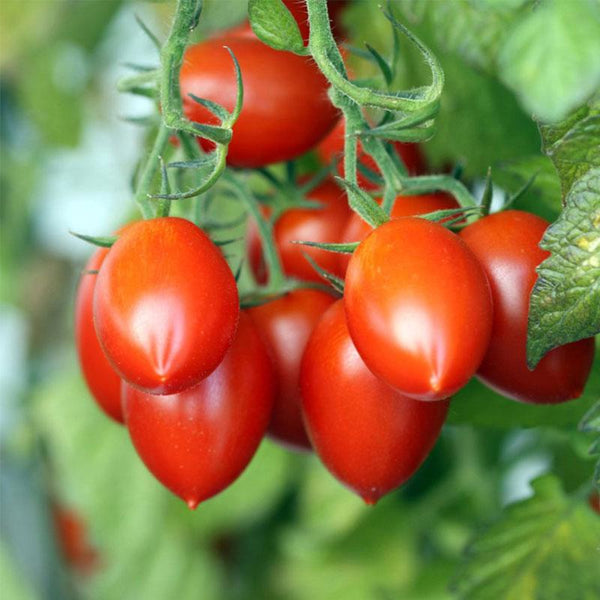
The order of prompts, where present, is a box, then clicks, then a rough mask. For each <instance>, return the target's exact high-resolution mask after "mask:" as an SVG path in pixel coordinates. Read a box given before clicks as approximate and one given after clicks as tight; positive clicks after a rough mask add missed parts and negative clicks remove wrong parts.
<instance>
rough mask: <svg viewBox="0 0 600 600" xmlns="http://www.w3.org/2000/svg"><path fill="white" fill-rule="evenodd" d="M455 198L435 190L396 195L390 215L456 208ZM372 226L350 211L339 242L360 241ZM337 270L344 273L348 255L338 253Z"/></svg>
mask: <svg viewBox="0 0 600 600" xmlns="http://www.w3.org/2000/svg"><path fill="white" fill-rule="evenodd" d="M458 207H459V206H458V203H457V202H456V200H455V199H454V198H453V197H452V196H451V195H450V194H447V193H445V192H436V193H433V194H422V195H420V196H398V197H397V198H396V200H395V202H394V205H393V206H392V211H391V213H390V217H391V218H392V219H397V218H399V217H411V216H415V215H423V214H426V213H429V212H433V211H436V210H444V209H450V208H458ZM372 229H373V228H372V227H371V226H370V225H369V224H368V223H367V222H366V221H363V220H362V219H361V218H360V216H359V215H357V214H356V213H352V215H351V216H350V218H349V219H348V222H347V223H346V226H345V227H344V231H343V233H342V237H341V239H340V242H342V243H350V242H360V241H362V240H364V239H365V238H366V237H367V235H369V233H370V232H371V231H372ZM338 261H339V265H340V266H339V270H340V271H341V274H342V276H343V275H344V274H345V273H346V269H347V268H348V263H349V262H350V256H348V255H347V254H340V255H339V257H338Z"/></svg>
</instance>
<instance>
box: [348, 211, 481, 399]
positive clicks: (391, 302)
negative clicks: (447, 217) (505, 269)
mask: <svg viewBox="0 0 600 600" xmlns="http://www.w3.org/2000/svg"><path fill="white" fill-rule="evenodd" d="M344 304H345V307H346V315H347V318H348V328H349V329H350V334H351V335H352V340H353V341H354V343H355V345H356V348H357V350H358V352H359V354H360V355H361V357H362V358H363V360H364V361H365V363H366V364H367V366H368V367H369V369H371V371H373V373H375V375H377V376H378V377H380V378H381V379H383V380H384V381H385V382H387V383H388V384H390V385H391V386H392V387H394V388H396V389H397V390H399V391H400V392H402V393H403V394H405V395H407V396H410V397H413V398H416V399H419V400H439V399H442V398H447V397H448V396H451V395H452V394H453V393H454V392H456V391H457V390H459V389H460V388H461V387H463V386H464V385H465V384H466V383H467V381H468V380H469V379H470V378H471V376H472V375H473V374H474V373H475V371H476V370H477V367H478V366H479V364H480V363H481V360H482V359H483V356H484V354H485V351H486V349H487V344H488V342H489V339H490V332H491V327H492V301H491V294H490V288H489V284H488V282H487V280H486V277H485V273H484V272H483V269H482V268H481V266H480V265H479V263H478V262H477V259H476V258H475V256H474V255H473V253H472V252H471V251H470V250H469V249H468V247H467V246H466V244H464V243H463V242H462V240H461V239H460V238H459V237H458V236H456V235H454V234H453V233H452V232H450V231H448V230H447V229H445V228H444V227H443V226H442V225H439V224H437V223H432V222H430V221H426V220H425V219H419V218H417V217H402V218H400V219H396V220H394V221H389V222H388V223H385V224H384V225H382V226H381V227H378V228H377V229H376V230H375V231H373V232H372V233H371V234H370V235H369V236H368V237H367V238H366V239H365V240H364V241H363V242H362V243H361V244H360V246H358V248H357V249H356V250H355V251H354V254H353V255H352V258H351V259H350V264H349V265H348V272H347V274H346V286H345V292H344Z"/></svg>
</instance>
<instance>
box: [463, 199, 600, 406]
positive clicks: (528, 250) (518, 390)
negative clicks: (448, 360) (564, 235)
mask: <svg viewBox="0 0 600 600" xmlns="http://www.w3.org/2000/svg"><path fill="white" fill-rule="evenodd" d="M548 225H549V223H548V222H547V221H546V220H544V219H542V218H541V217H538V216H536V215H532V214H529V213H526V212H523V211H518V210H507V211H504V212H501V213H496V214H493V215H489V216H487V217H484V218H482V219H479V220H478V221H476V222H475V223H473V224H472V225H469V226H468V227H465V228H464V229H463V230H462V231H461V233H460V236H461V237H462V239H463V240H464V241H465V242H466V243H467V245H468V246H469V248H471V250H472V251H473V252H474V254H475V256H477V259H478V260H479V262H480V263H481V265H482V266H483V268H484V269H485V272H486V275H487V277H488V280H489V282H490V285H491V288H492V298H493V303H494V322H493V329H492V337H491V340H490V345H489V348H488V351H487V354H486V355H485V358H484V359H483V362H482V363H481V366H480V367H479V370H478V371H477V375H478V377H479V378H480V379H481V380H482V381H483V382H484V383H485V384H486V385H488V386H489V387H491V388H493V389H494V390H496V391H498V392H499V393H500V394H503V395H504V396H507V397H509V398H512V399H514V400H519V401H521V402H529V403H533V404H555V403H558V402H565V401H567V400H571V399H573V398H577V397H579V396H580V395H581V392H582V391H583V388H584V386H585V382H586V380H587V378H588V375H589V373H590V370H591V368H592V361H593V359H594V350H595V348H594V340H593V338H588V339H584V340H580V341H578V342H573V343H571V344H566V345H564V346H560V347H558V348H555V349H554V350H552V351H550V352H549V353H548V354H546V356H544V358H542V360H541V361H540V363H539V364H538V365H537V367H536V368H535V369H534V370H533V371H530V370H529V369H528V367H527V360H526V345H527V319H528V314H529V297H530V295H531V290H532V288H533V285H534V284H535V281H536V279H537V274H536V271H535V269H536V267H537V266H538V265H539V264H540V263H541V262H542V261H543V260H544V259H545V258H547V257H548V256H549V253H548V252H546V251H545V250H542V249H541V248H540V247H539V245H538V244H539V242H540V240H541V239H542V236H543V234H544V232H545V231H546V228H547V227H548Z"/></svg>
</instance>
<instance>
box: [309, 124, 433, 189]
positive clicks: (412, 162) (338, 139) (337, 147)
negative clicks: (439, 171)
mask: <svg viewBox="0 0 600 600" xmlns="http://www.w3.org/2000/svg"><path fill="white" fill-rule="evenodd" d="M345 130H346V128H345V122H344V121H343V120H342V119H340V120H339V121H338V123H337V125H336V126H335V127H334V128H333V129H332V130H331V132H330V133H329V135H328V136H327V137H326V138H325V139H324V140H323V141H322V142H321V143H320V144H319V145H318V146H317V155H318V156H319V158H320V159H321V161H322V162H323V163H324V164H326V165H328V164H330V163H331V162H332V161H334V160H338V159H339V162H338V173H339V174H340V176H341V177H343V176H344V161H343V156H344V135H345ZM393 144H394V148H395V149H396V152H398V154H399V155H400V158H401V159H402V161H403V162H404V164H405V165H406V168H407V170H408V172H409V173H410V174H411V175H419V174H421V173H424V172H425V171H426V167H425V158H424V157H423V153H422V152H421V148H420V146H419V145H418V144H410V143H403V142H394V143H393ZM356 154H357V158H358V162H359V164H361V165H363V166H364V167H365V168H367V169H369V170H370V171H374V172H375V173H377V174H379V170H378V169H377V165H376V163H375V161H374V160H373V158H372V157H371V156H370V155H369V154H366V153H365V152H364V151H363V149H362V144H361V143H360V141H359V142H358V144H357V147H356ZM356 178H357V182H358V185H359V186H360V187H361V188H364V189H366V190H374V189H376V188H377V185H376V184H375V183H373V182H372V181H370V180H369V179H367V178H366V177H365V176H364V175H363V174H362V173H361V172H360V171H357V174H356Z"/></svg>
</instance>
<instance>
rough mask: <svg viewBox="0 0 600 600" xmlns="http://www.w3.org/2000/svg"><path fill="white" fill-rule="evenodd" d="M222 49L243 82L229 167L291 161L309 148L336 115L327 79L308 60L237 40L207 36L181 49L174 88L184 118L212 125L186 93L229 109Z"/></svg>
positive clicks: (230, 70)
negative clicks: (177, 85)
mask: <svg viewBox="0 0 600 600" xmlns="http://www.w3.org/2000/svg"><path fill="white" fill-rule="evenodd" d="M223 46H228V47H229V48H230V49H231V50H232V51H233V53H234V54H235V56H236V58H237V60H238V62H239V64H240V68H241V71H242V79H243V83H244V105H243V108H242V112H241V114H240V117H239V119H238V120H237V122H236V124H235V125H234V127H233V138H232V140H231V143H230V144H229V151H228V154H227V162H228V164H229V165H232V166H235V167H261V166H264V165H268V164H270V163H275V162H280V161H284V160H292V159H294V158H296V157H298V156H300V155H301V154H304V153H305V152H307V151H308V150H310V149H311V148H312V147H313V146H315V145H316V144H317V143H318V142H319V141H320V140H321V139H322V138H323V137H324V136H325V135H326V134H327V132H328V131H329V130H330V129H331V128H332V127H333V125H334V124H335V122H336V121H337V119H338V118H339V113H338V111H337V109H336V108H335V107H334V106H333V104H331V102H330V100H329V98H328V96H327V88H328V83H327V80H326V79H325V77H323V75H322V74H321V72H320V71H319V69H318V68H317V66H316V64H315V63H314V61H312V59H310V58H307V57H302V56H297V55H296V54H292V53H290V52H282V51H278V50H273V49H272V48H270V47H269V46H267V45H266V44H263V43H262V42H260V41H259V40H258V39H256V38H252V37H243V36H242V37H239V36H238V37H235V36H225V37H221V38H211V39H208V40H205V41H204V42H201V43H199V44H196V45H194V46H190V47H189V48H188V49H187V51H186V53H185V56H184V60H183V65H182V68H181V74H180V85H181V97H182V99H183V109H184V112H185V114H186V116H187V117H188V118H189V119H191V120H192V121H196V122H198V123H209V124H217V123H218V119H217V118H216V117H215V116H214V115H213V114H212V113H211V112H210V111H208V109H206V108H204V107H203V106H201V105H200V104H198V103H197V102H195V101H194V100H192V99H191V98H190V97H189V96H188V94H190V93H192V94H194V95H195V96H199V97H201V98H207V99H209V100H212V101H214V102H217V103H219V104H220V105H222V106H224V107H225V108H226V109H227V110H232V109H233V107H234V105H235V98H236V83H235V72H234V67H233V62H232V60H231V56H230V55H229V52H227V50H226V49H225V48H224V47H223ZM265 91H267V92H268V93H265ZM208 147H210V144H209V146H208Z"/></svg>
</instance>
